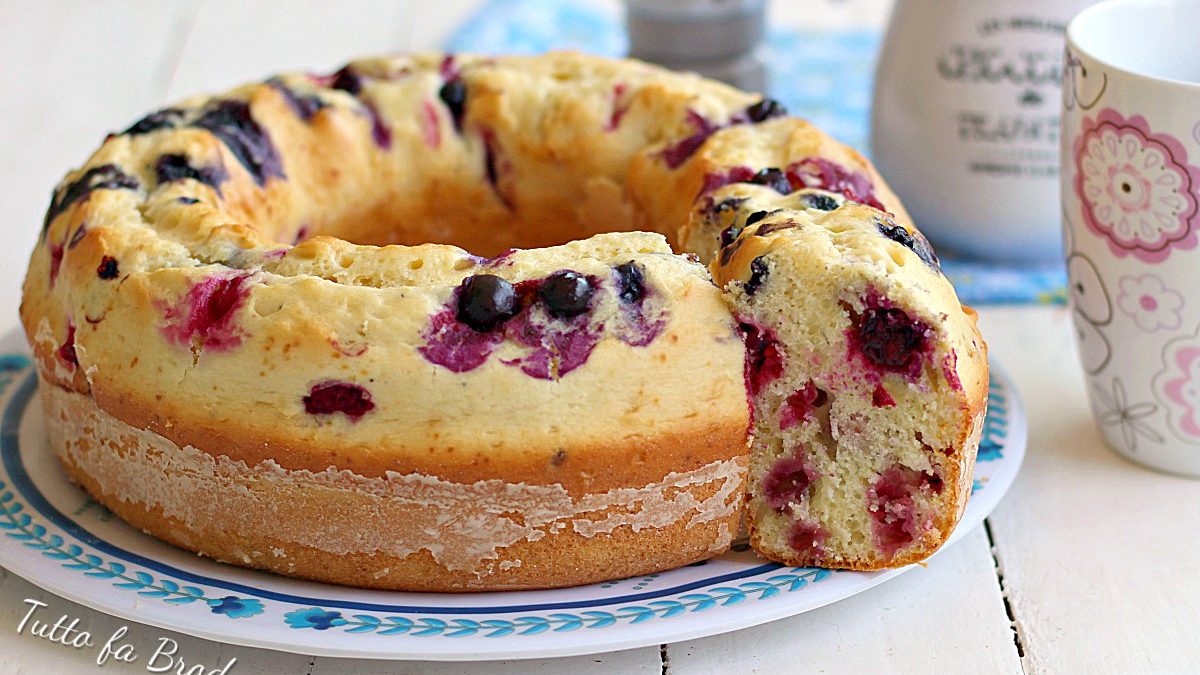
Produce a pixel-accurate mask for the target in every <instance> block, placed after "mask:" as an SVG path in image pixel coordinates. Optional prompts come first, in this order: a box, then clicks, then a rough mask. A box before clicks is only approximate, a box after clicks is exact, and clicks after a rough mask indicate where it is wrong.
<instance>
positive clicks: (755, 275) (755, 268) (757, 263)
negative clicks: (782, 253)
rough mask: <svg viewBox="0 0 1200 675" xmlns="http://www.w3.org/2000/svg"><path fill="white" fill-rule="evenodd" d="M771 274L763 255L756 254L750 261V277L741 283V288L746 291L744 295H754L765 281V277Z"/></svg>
mask: <svg viewBox="0 0 1200 675" xmlns="http://www.w3.org/2000/svg"><path fill="white" fill-rule="evenodd" d="M770 274H771V269H770V267H768V266H767V259H766V257H765V256H761V255H760V256H758V257H757V258H755V259H754V260H752V261H750V278H749V279H748V280H747V281H746V283H745V284H743V285H742V289H743V290H744V291H746V295H754V294H755V293H757V292H758V289H760V288H762V285H763V284H764V283H766V281H767V277H768V276H769V275H770Z"/></svg>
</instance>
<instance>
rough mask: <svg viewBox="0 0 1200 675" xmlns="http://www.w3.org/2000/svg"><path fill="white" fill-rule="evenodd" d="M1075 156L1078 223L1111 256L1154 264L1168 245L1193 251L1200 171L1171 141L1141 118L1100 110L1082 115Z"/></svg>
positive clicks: (1168, 250)
mask: <svg viewBox="0 0 1200 675" xmlns="http://www.w3.org/2000/svg"><path fill="white" fill-rule="evenodd" d="M1074 154H1075V193H1076V195H1077V196H1078V197H1079V200H1080V202H1081V205H1082V210H1083V220H1084V222H1086V223H1087V226H1088V229H1089V230H1091V231H1092V232H1094V233H1096V234H1097V235H1100V236H1102V237H1105V238H1106V239H1107V240H1108V246H1109V248H1110V249H1111V250H1112V252H1113V254H1114V255H1117V256H1120V257H1124V256H1126V255H1129V254H1133V255H1134V256H1135V257H1137V258H1138V259H1139V260H1142V261H1144V262H1148V263H1157V262H1162V261H1163V260H1165V259H1166V258H1167V256H1169V255H1170V254H1171V251H1172V250H1173V249H1174V248H1179V249H1191V248H1195V246H1196V242H1197V237H1196V233H1195V231H1194V230H1193V225H1194V223H1193V220H1195V218H1196V214H1197V210H1198V206H1200V200H1198V198H1197V190H1200V169H1197V168H1196V167H1194V166H1191V165H1189V164H1188V159H1187V150H1185V149H1184V147H1183V144H1182V143H1180V142H1179V141H1178V140H1177V139H1176V138H1174V137H1173V136H1170V135H1168V134H1161V133H1159V134H1156V133H1152V132H1151V131H1150V126H1149V124H1147V122H1146V119H1145V118H1144V117H1142V116H1141V115H1134V116H1133V117H1130V118H1129V119H1126V118H1125V117H1123V116H1122V115H1121V114H1120V113H1118V112H1117V111H1115V110H1113V109H1112V108H1105V109H1104V110H1102V111H1100V115H1099V116H1098V117H1097V118H1096V119H1095V120H1092V119H1091V118H1090V117H1084V118H1083V131H1082V133H1081V134H1080V135H1079V136H1078V137H1077V138H1076V139H1075V143H1074Z"/></svg>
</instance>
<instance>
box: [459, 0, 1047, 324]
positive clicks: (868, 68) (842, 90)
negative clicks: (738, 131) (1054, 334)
mask: <svg viewBox="0 0 1200 675" xmlns="http://www.w3.org/2000/svg"><path fill="white" fill-rule="evenodd" d="M879 43H880V35H879V33H877V32H876V31H873V30H841V31H832V30H830V31H799V30H795V29H792V28H772V29H770V30H769V31H768V35H767V43H766V46H765V49H764V58H765V60H766V63H767V69H768V73H769V78H770V94H771V96H772V97H774V98H776V99H779V100H780V101H781V102H783V103H784V105H786V106H787V109H788V111H790V112H791V113H792V114H795V115H798V116H800V117H804V118H806V119H808V120H811V121H812V122H813V123H814V124H816V125H817V126H819V127H821V128H822V129H824V130H825V131H826V132H828V133H829V134H830V135H832V136H834V137H835V138H837V139H839V140H841V141H843V142H845V143H848V144H849V145H851V146H853V147H854V148H856V149H858V150H860V151H862V152H864V153H866V152H867V149H868V148H867V145H868V143H867V137H868V133H869V129H870V113H871V79H872V76H873V73H874V64H875V54H876V52H877V51H878V49H879ZM446 48H447V50H448V51H458V52H482V53H488V54H537V53H540V52H544V51H547V50H550V49H578V50H581V51H585V52H590V53H593V54H601V55H605V56H622V55H624V54H625V53H626V51H627V49H628V41H627V39H626V36H625V30H624V27H623V26H622V23H621V17H620V16H619V15H616V14H613V13H612V11H611V9H610V7H609V6H608V5H600V4H597V3H594V2H589V1H588V0H489V2H487V3H485V4H484V6H483V7H482V8H481V9H480V10H479V11H478V12H477V13H476V14H475V15H473V16H472V17H470V18H469V19H468V20H467V21H466V22H465V23H464V24H463V25H462V26H460V27H459V28H458V30H456V31H455V32H454V33H453V34H452V35H451V37H450V39H449V41H448V43H447V45H446ZM942 264H943V265H942V266H943V269H944V270H945V272H946V275H947V276H948V277H950V279H951V280H952V281H953V282H954V286H955V288H956V289H957V290H958V295H959V297H960V298H961V299H962V301H963V302H966V303H968V304H991V303H1029V302H1062V301H1063V299H1064V297H1065V296H1064V291H1063V288H1064V287H1065V285H1066V273H1065V271H1064V269H1063V267H1062V266H1061V265H1057V264H1055V265H1040V266H1025V265H1011V264H997V263H986V262H977V261H970V260H961V259H949V258H948V257H943V260H942Z"/></svg>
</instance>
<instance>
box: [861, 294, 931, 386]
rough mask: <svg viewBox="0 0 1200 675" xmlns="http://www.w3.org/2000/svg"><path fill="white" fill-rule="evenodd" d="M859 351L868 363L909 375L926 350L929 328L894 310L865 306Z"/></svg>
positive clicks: (903, 312)
mask: <svg viewBox="0 0 1200 675" xmlns="http://www.w3.org/2000/svg"><path fill="white" fill-rule="evenodd" d="M856 332H857V336H858V342H859V349H861V350H862V353H863V355H864V356H866V357H867V360H868V361H870V362H871V363H873V364H875V365H876V366H879V367H880V368H883V369H884V370H890V371H893V372H911V371H912V370H913V368H914V366H916V365H918V363H917V362H918V357H919V355H920V354H922V353H923V352H925V351H926V338H927V336H928V335H929V334H930V332H931V331H930V329H929V326H926V325H925V324H924V323H923V322H921V321H918V320H916V319H914V318H912V317H911V316H909V315H908V313H907V312H905V311H904V310H902V309H899V308H896V307H868V308H867V309H866V310H864V311H863V313H862V316H861V317H859V320H858V327H857V331H856Z"/></svg>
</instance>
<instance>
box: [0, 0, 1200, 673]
mask: <svg viewBox="0 0 1200 675" xmlns="http://www.w3.org/2000/svg"><path fill="white" fill-rule="evenodd" d="M478 4H479V3H478V0H440V1H439V2H437V3H436V4H435V3H427V2H417V1H416V0H370V1H368V2H353V3H351V2H340V3H333V2H321V1H319V0H303V1H297V0H272V1H269V2H250V1H247V0H242V1H238V0H211V1H209V2H204V3H202V4H198V3H189V2H182V1H157V2H156V1H154V0H140V1H138V0H122V1H107V2H94V1H87V0H75V1H67V0H52V1H35V0H0V92H3V93H2V94H0V228H3V229H2V230H0V231H2V232H3V234H4V236H5V239H6V241H8V244H7V245H5V246H3V247H0V269H4V270H6V271H7V272H6V273H5V274H3V275H2V276H0V330H3V331H5V332H7V331H9V330H12V329H15V328H16V326H17V320H16V309H17V305H18V303H19V299H20V291H19V288H20V280H21V277H22V275H23V273H24V268H25V263H26V260H27V256H28V253H29V251H30V250H32V248H33V246H34V241H35V239H36V233H37V231H38V226H39V223H40V222H41V217H42V213H43V212H44V210H45V208H46V204H47V203H48V199H49V192H50V189H51V187H52V186H54V185H55V184H56V182H57V181H58V179H59V178H60V177H61V176H62V175H63V174H64V173H65V172H66V171H67V170H68V169H69V168H71V167H73V166H76V165H77V164H78V163H80V162H82V160H83V159H84V158H86V157H87V155H88V154H89V153H90V152H91V151H92V150H93V149H94V148H95V147H96V145H97V143H98V142H99V140H100V139H101V138H102V136H103V135H104V133H106V132H107V131H109V130H112V129H118V128H123V127H125V126H126V125H128V124H129V123H130V122H131V121H133V120H135V119H137V118H138V117H140V115H141V114H143V113H145V112H146V111H149V110H152V109H157V108H159V107H161V106H162V105H163V104H165V103H168V102H170V101H173V100H176V99H179V98H181V97H183V96H186V95H190V94H193V93H200V92H204V91H219V90H222V89H226V88H229V87H230V86H233V85H235V84H237V83H239V82H241V81H246V80H251V79H255V78H261V77H262V76H264V75H266V74H269V73H272V72H275V71H279V70H294V69H308V70H314V71H322V70H329V69H332V68H334V67H337V66H338V65H340V64H341V63H342V62H344V61H346V60H348V59H349V58H351V57H353V56H355V55H364V54H371V53H382V52H390V51H400V50H405V49H420V48H435V47H437V46H439V45H440V44H441V43H442V41H443V40H444V39H445V36H446V34H447V32H448V31H449V30H451V29H452V28H453V27H454V26H456V25H458V24H459V23H460V22H461V21H462V19H463V18H464V17H465V16H466V15H468V14H469V13H470V12H471V11H472V10H473V9H474V8H475V7H476V6H477V5H478ZM888 4H889V3H888V0H840V1H838V0H805V1H804V2H800V1H799V0H779V1H778V2H776V3H775V4H774V5H773V6H772V12H773V20H778V21H801V22H805V23H806V24H807V25H809V26H813V25H816V26H821V25H833V24H863V23H869V24H873V25H880V24H882V22H883V21H884V20H885V19H886V10H887V7H888ZM981 314H982V329H983V333H984V335H985V337H986V338H987V340H988V342H989V343H990V344H991V350H992V354H993V355H994V356H995V358H996V360H997V361H998V362H999V363H1001V364H1003V367H1004V368H1005V369H1006V370H1007V371H1008V372H1009V373H1010V374H1011V376H1012V378H1013V379H1014V381H1015V382H1016V384H1017V387H1018V389H1019V391H1020V392H1021V394H1022V396H1023V398H1024V401H1025V404H1026V407H1027V409H1028V413H1029V420H1030V434H1029V444H1030V445H1029V451H1028V456H1027V459H1026V463H1025V466H1024V468H1023V469H1022V472H1021V475H1020V476H1019V477H1018V479H1017V482H1016V484H1015V485H1014V487H1013V488H1012V491H1011V492H1010V494H1009V495H1008V496H1007V497H1006V498H1005V500H1004V502H1003V503H1002V504H1001V505H1000V506H999V508H998V509H997V510H996V511H995V513H994V514H993V515H992V516H991V517H990V518H989V519H988V520H987V523H986V524H985V526H983V527H979V528H977V529H976V530H975V531H973V532H971V533H969V535H968V536H967V537H965V538H964V539H963V540H962V541H960V542H959V543H957V544H956V545H955V546H953V547H951V548H950V549H948V550H946V551H944V552H943V553H941V554H939V556H938V557H937V558H936V559H934V560H933V561H932V562H931V563H930V564H929V565H928V567H926V568H924V569H917V570H914V571H912V572H910V573H908V574H905V575H904V576H902V577H899V578H897V579H895V580H892V581H889V582H888V583H886V584H883V585H881V586H878V587H876V588H874V589H871V590H869V591H867V592H865V593H862V594H860V595H857V596H855V597H852V598H850V599H847V600H844V601H842V602H838V603H836V604H834V605H831V606H828V607H825V608H823V609H820V610H816V611H813V612H809V613H806V614H803V615H801V616H798V617H794V618H791V619H785V620H781V621H777V622H774V623H770V624H766V625H763V626H759V627H755V628H749V629H746V630H742V631H738V632H735V633H730V634H727V635H722V636H716V637H711V638H707V639H702V640H696V641H692V642H683V643H677V644H669V645H662V646H661V647H651V648H644V649H637V650H631V651H627V652H619V653H614V654H605V655H597V656H587V657H578V658H565V659H546V660H533V661H514V662H502V663H476V664H472V663H463V664H437V663H422V662H378V661H353V660H339V659H330V658H313V657H308V656H301V655H290V654H283V653H279V652H272V651H266V650H256V649H249V648H244V647H234V646H228V645H222V644H219V643H215V642H209V641H205V640H201V639H197V638H191V637H188V636H184V635H178V634H171V633H169V632H166V631H162V630H160V629H157V628H153V627H147V626H141V625H137V624H132V625H130V629H131V630H130V633H129V636H128V639H130V640H131V641H133V642H135V643H137V644H142V645H154V644H155V643H156V641H157V639H158V638H159V637H161V636H171V637H173V638H175V639H177V640H178V641H179V643H180V645H181V647H180V652H181V653H186V654H190V655H193V656H194V658H195V660H196V661H200V662H204V663H209V664H215V663H224V662H226V661H228V660H229V659H230V658H232V657H235V656H236V657H237V659H238V661H237V664H236V665H235V666H234V668H233V669H232V670H231V672H234V673H276V672H280V673H293V672H294V673H529V674H532V673H567V672H620V673H722V674H723V673H740V672H760V673H777V672H823V673H824V672H832V673H843V672H844V673H860V672H864V673H865V672H871V673H1020V672H1031V673H1050V672H1054V673H1141V672H1146V673H1186V672H1200V483H1197V482H1195V481H1189V480H1185V479H1181V478H1174V477H1170V476H1165V475H1160V474H1156V473H1153V472H1150V471H1147V470H1145V469H1142V468H1139V467H1137V466H1134V465H1132V464H1130V463H1128V462H1125V461H1123V460H1122V459H1119V458H1118V457H1117V456H1116V455H1114V454H1113V453H1111V452H1110V451H1109V450H1108V449H1107V448H1105V447H1104V445H1103V443H1102V441H1101V440H1100V436H1099V434H1098V432H1097V430H1096V429H1095V428H1094V427H1093V425H1092V422H1091V419H1090V416H1089V414H1088V408H1087V401H1086V399H1085V395H1084V389H1083V378H1082V375H1081V372H1080V370H1079V367H1078V365H1077V359H1076V355H1075V348H1074V345H1073V343H1072V339H1071V322H1070V315H1069V312H1068V310H1067V309H1065V308H1062V307H1011V308H992V307H984V308H982V309H981ZM25 598H38V599H43V600H48V601H49V602H50V603H51V604H52V606H53V607H54V609H55V611H56V612H65V613H68V614H71V615H72V616H76V617H81V618H82V619H83V621H82V622H81V625H80V628H81V629H86V630H89V631H91V632H92V633H93V634H105V635H106V634H108V633H110V632H111V631H112V630H115V628H116V627H117V626H119V625H122V624H123V623H125V622H122V621H120V620H118V619H114V618H111V617H108V616H106V615H103V614H101V613H99V612H94V611H91V610H88V609H86V608H84V607H80V606H78V605H74V604H73V603H70V602H68V601H66V600H63V599H59V598H53V597H49V598H48V595H47V594H46V593H45V592H43V591H41V590H40V589H38V588H36V587H34V586H32V585H31V584H29V583H27V582H26V581H24V580H23V579H20V578H18V577H16V576H15V575H12V574H9V573H7V572H6V571H5V570H4V569H3V568H0V674H3V673H31V674H41V673H73V672H93V671H94V670H96V666H95V665H94V663H93V662H92V659H93V658H94V654H91V653H88V651H87V650H73V649H69V648H65V647H62V646H60V645H55V644H49V643H47V642H46V641H44V640H39V639H35V638H32V637H30V636H28V635H17V633H16V626H17V623H18V621H19V620H20V617H21V616H22V615H23V613H24V610H25V608H26V606H25V605H24V603H23V600H24V599H25ZM104 670H105V671H107V672H113V673H116V672H145V671H144V664H135V665H132V666H127V667H124V668H123V667H122V666H121V664H114V663H109V664H108V665H106V666H104Z"/></svg>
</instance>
